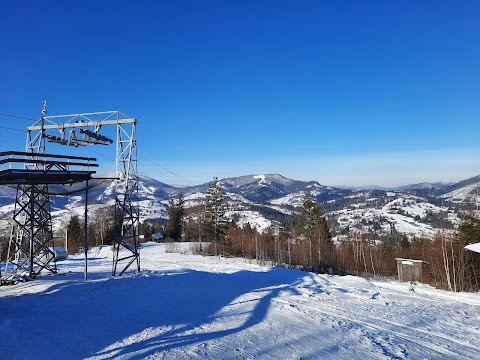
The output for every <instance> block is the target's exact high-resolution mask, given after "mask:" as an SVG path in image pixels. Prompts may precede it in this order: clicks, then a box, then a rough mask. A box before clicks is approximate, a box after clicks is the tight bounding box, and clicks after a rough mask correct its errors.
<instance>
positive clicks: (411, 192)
mask: <svg viewBox="0 0 480 360" xmlns="http://www.w3.org/2000/svg"><path fill="white" fill-rule="evenodd" d="M111 175H112V174H110V176H109V174H104V175H102V176H101V177H102V178H109V177H112V176H111ZM221 182H222V184H223V186H224V189H225V192H226V201H227V203H228V212H227V216H229V217H230V218H231V219H233V220H235V221H236V222H237V223H238V224H240V225H245V224H246V223H249V224H250V225H251V226H254V227H256V228H257V229H259V230H261V231H265V230H266V229H268V228H269V227H270V225H271V221H272V220H280V221H284V220H286V219H288V218H289V217H290V216H291V215H293V214H294V213H295V212H297V211H298V208H299V207H300V206H301V205H302V202H303V199H304V196H305V192H306V191H309V192H310V193H311V194H312V195H313V197H314V198H315V199H316V200H317V202H318V203H319V204H320V205H321V207H322V209H323V210H324V212H325V213H326V215H327V217H328V219H329V223H330V226H331V228H332V230H333V232H334V233H335V234H339V235H342V234H343V235H347V234H349V235H352V234H355V233H359V232H360V233H365V232H370V233H382V232H383V233H387V232H391V231H397V232H400V233H404V234H407V235H410V236H428V237H432V236H434V235H435V233H436V232H437V231H438V230H439V229H453V228H454V227H455V226H456V225H458V223H459V218H458V216H457V215H458V212H459V210H462V209H469V208H470V209H471V208H472V203H473V202H474V200H475V199H476V197H477V192H478V191H477V189H480V176H478V177H475V178H472V179H468V180H464V181H461V182H459V183H456V184H451V183H449V184H445V183H433V184H431V183H422V184H414V185H407V186H403V187H400V188H396V189H392V190H387V189H379V188H369V189H366V188H346V187H343V188H341V187H331V186H324V185H321V184H320V183H318V182H316V181H298V180H292V179H288V178H285V177H283V176H281V175H278V174H267V175H247V176H241V177H234V178H226V179H223V180H221ZM91 185H92V187H91V188H90V189H89V204H90V205H89V212H90V214H93V216H95V212H96V211H97V210H98V209H100V208H102V207H106V206H112V205H113V204H114V199H115V193H114V186H113V185H114V184H113V181H112V180H100V179H99V180H92V181H91ZM207 188H208V183H205V184H202V185H198V186H190V187H176V186H171V185H167V184H164V183H161V182H159V181H157V180H155V179H152V178H149V177H146V176H140V177H139V193H138V195H139V196H138V200H139V206H140V215H141V221H150V222H164V221H165V220H166V219H167V218H168V207H169V202H170V201H171V200H172V199H176V198H177V197H178V196H179V194H180V193H182V194H183V195H184V199H185V206H186V208H187V213H188V214H189V216H190V217H192V218H195V217H197V216H198V215H199V214H201V213H202V211H203V209H204V205H205V202H206V190H207ZM50 190H51V191H53V192H54V193H56V194H62V193H65V192H70V193H72V194H71V195H70V196H52V197H51V203H52V216H53V218H54V224H55V227H56V228H59V227H60V226H61V223H62V221H63V222H65V220H66V219H68V217H69V215H70V214H71V213H77V214H78V215H80V216H81V215H83V211H84V204H85V199H84V192H83V188H82V185H81V184H78V185H74V186H71V187H70V186H69V187H68V188H67V187H61V186H58V187H52V188H51V189H50ZM14 198H15V189H12V188H7V187H0V218H1V219H3V220H4V222H5V220H8V219H9V218H10V217H11V214H12V211H13V205H12V204H13V202H14Z"/></svg>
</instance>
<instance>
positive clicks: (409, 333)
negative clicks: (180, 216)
mask: <svg viewBox="0 0 480 360" xmlns="http://www.w3.org/2000/svg"><path fill="white" fill-rule="evenodd" d="M142 246H143V247H142V253H141V256H142V269H143V270H142V272H141V273H140V274H134V273H133V272H127V273H126V274H124V276H122V277H118V278H111V277H110V276H109V274H110V269H111V253H110V249H109V248H107V247H104V248H101V249H99V248H95V249H92V251H91V252H90V256H89V281H88V282H84V281H83V268H82V267H83V258H82V257H81V256H78V257H72V258H71V259H69V260H67V261H64V262H61V263H59V267H60V274H59V275H45V276H42V277H39V278H38V279H37V280H35V281H32V282H28V283H22V284H18V285H15V286H10V287H1V288H0V354H1V355H0V356H1V358H2V359H83V358H88V359H114V358H115V359H143V358H150V359H156V358H159V359H164V358H166V359H192V358H209V359H253V358H256V359H478V358H480V349H479V344H478V339H479V337H480V294H478V293H475V294H472V293H469V294H467V293H449V292H446V291H442V290H436V289H433V288H431V287H428V286H424V285H421V284H420V285H417V286H416V288H415V292H412V291H409V287H410V286H409V285H408V284H405V283H398V282H377V281H374V282H369V281H367V280H365V279H362V278H357V277H352V276H345V277H339V276H330V275H317V274H314V273H307V272H300V271H296V270H287V269H280V268H271V267H265V266H259V265H256V264H255V263H253V262H251V261H246V260H243V259H224V258H218V257H202V256H198V255H188V254H179V253H166V252H165V249H166V247H165V245H163V244H153V243H147V244H144V245H142Z"/></svg>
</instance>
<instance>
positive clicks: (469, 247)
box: [465, 243, 480, 253]
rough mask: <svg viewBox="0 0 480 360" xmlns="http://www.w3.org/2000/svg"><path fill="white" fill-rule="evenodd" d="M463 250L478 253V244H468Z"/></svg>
mask: <svg viewBox="0 0 480 360" xmlns="http://www.w3.org/2000/svg"><path fill="white" fill-rule="evenodd" d="M465 249H467V250H470V251H474V252H476V253H480V243H475V244H470V245H467V246H465Z"/></svg>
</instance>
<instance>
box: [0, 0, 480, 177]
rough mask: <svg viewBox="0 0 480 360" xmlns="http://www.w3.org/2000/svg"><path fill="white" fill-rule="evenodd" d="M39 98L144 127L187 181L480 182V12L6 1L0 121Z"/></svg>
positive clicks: (7, 135) (6, 135)
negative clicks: (273, 177) (274, 177)
mask: <svg viewBox="0 0 480 360" xmlns="http://www.w3.org/2000/svg"><path fill="white" fill-rule="evenodd" d="M42 100H47V101H48V110H49V115H58V114H67V113H78V112H92V111H104V110H121V111H123V112H124V113H126V114H128V115H130V116H132V117H136V118H138V136H137V139H138V150H139V153H140V154H142V155H143V156H145V157H146V158H148V159H152V160H154V161H156V162H158V163H159V164H160V165H161V166H162V167H164V168H166V169H168V170H170V171H172V172H174V173H175V174H178V175H180V176H181V177H182V178H184V179H186V180H188V181H189V182H191V183H194V184H199V183H203V182H206V181H209V180H211V178H212V177H213V176H219V177H220V178H223V177H230V176H239V175H247V174H258V173H280V174H282V175H284V176H287V177H290V178H294V179H299V180H317V181H319V182H320V183H322V184H326V185H370V184H377V185H384V186H393V185H402V184H407V183H413V182H422V181H456V180H462V179H464V178H468V177H471V176H475V175H478V174H480V121H479V120H480V118H479V115H480V2H478V1H293V0H292V1H273V0H272V1H245V0H242V1H193V0H192V1H76V2H70V1H41V2H40V1H15V2H14V1H8V2H5V3H3V4H2V11H1V12H0V113H8V114H15V115H21V116H26V117H33V118H38V117H39V115H40V110H41V102H42ZM26 125H28V121H25V120H15V119H10V118H6V117H1V116H0V126H3V127H11V128H22V129H23V128H24V127H25V126H26ZM0 134H1V135H0V150H2V151H4V150H7V149H12V148H15V149H23V148H24V146H25V136H24V134H23V133H21V132H18V131H14V130H7V129H3V128H0ZM113 154H114V150H113V152H112V157H113V156H114V155H113ZM89 155H91V154H89ZM100 160H102V161H104V159H100ZM105 161H106V160H105ZM139 167H140V171H141V172H142V173H145V174H147V175H149V176H152V177H154V178H157V179H159V180H160V181H163V182H166V183H173V184H182V183H184V181H183V180H181V179H179V178H176V177H175V176H173V175H171V174H170V173H169V172H166V171H164V170H162V169H160V168H158V167H157V168H155V167H151V166H149V164H148V163H144V162H143V161H142V162H140V164H139Z"/></svg>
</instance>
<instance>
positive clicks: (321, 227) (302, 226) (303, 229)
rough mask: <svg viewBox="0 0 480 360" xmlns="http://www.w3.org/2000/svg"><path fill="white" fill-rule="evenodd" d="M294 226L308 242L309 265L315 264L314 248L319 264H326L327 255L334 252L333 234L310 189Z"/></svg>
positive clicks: (306, 193)
mask: <svg viewBox="0 0 480 360" xmlns="http://www.w3.org/2000/svg"><path fill="white" fill-rule="evenodd" d="M294 227H295V232H296V233H297V234H299V235H300V237H301V238H302V239H303V240H304V241H306V242H307V244H308V261H307V263H308V265H310V266H313V265H314V262H315V261H314V258H313V252H314V248H316V252H317V261H316V262H317V265H318V266H323V265H325V263H326V261H327V260H329V259H327V258H326V256H325V255H329V256H330V255H331V253H332V252H333V243H332V236H331V234H330V229H329V228H328V224H327V220H326V219H325V216H324V215H323V212H322V210H321V208H320V206H319V205H318V204H317V202H316V201H315V200H314V199H313V197H312V194H311V193H310V192H309V191H307V192H305V197H304V199H303V204H302V207H301V209H300V214H298V215H297V216H296V218H295V224H294ZM325 253H327V254H325Z"/></svg>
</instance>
